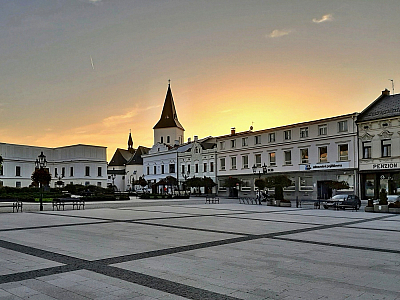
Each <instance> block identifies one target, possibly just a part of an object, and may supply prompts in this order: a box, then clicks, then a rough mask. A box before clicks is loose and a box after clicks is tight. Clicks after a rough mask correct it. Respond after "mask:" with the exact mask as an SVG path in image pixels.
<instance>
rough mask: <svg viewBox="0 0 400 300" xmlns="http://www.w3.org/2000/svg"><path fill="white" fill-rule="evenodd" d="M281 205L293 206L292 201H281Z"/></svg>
mask: <svg viewBox="0 0 400 300" xmlns="http://www.w3.org/2000/svg"><path fill="white" fill-rule="evenodd" d="M279 206H282V207H291V206H292V203H290V202H281V203H279Z"/></svg>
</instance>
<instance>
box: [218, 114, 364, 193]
mask: <svg viewBox="0 0 400 300" xmlns="http://www.w3.org/2000/svg"><path fill="white" fill-rule="evenodd" d="M356 117H357V114H356V113H354V114H348V115H342V116H337V117H333V118H327V119H320V120H316V121H310V122H303V123H298V124H293V125H287V126H281V127H276V128H270V129H264V130H259V131H252V130H250V131H245V132H238V133H236V132H235V129H234V128H232V129H231V134H229V135H225V136H220V137H218V138H217V145H218V150H217V157H218V160H217V161H218V176H217V177H218V192H219V193H220V194H222V195H226V196H242V195H248V194H249V193H254V191H255V187H254V181H255V179H257V178H260V177H266V176H272V175H281V174H284V175H286V176H287V177H289V178H290V179H291V181H292V186H290V187H287V188H285V197H286V198H287V199H296V197H298V198H301V199H307V198H310V199H316V198H329V197H331V196H332V189H331V188H330V186H331V185H330V183H331V182H332V181H345V182H347V183H348V185H349V190H348V192H352V193H354V191H355V190H357V189H358V186H357V180H356V178H357V151H355V150H356V148H357V127H356V125H355V119H356ZM228 177H235V178H237V179H239V180H240V181H241V182H242V184H241V185H240V186H237V187H231V188H226V187H224V181H225V180H226V179H227V178H228Z"/></svg>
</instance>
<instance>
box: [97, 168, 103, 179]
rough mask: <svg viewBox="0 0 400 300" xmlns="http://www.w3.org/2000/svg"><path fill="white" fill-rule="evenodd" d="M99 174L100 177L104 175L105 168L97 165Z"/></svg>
mask: <svg viewBox="0 0 400 300" xmlns="http://www.w3.org/2000/svg"><path fill="white" fill-rule="evenodd" d="M97 176H98V177H101V176H103V170H102V168H101V167H97Z"/></svg>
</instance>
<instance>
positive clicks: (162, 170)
mask: <svg viewBox="0 0 400 300" xmlns="http://www.w3.org/2000/svg"><path fill="white" fill-rule="evenodd" d="M161 174H164V165H161Z"/></svg>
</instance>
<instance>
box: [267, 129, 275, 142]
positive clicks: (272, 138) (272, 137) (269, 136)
mask: <svg viewBox="0 0 400 300" xmlns="http://www.w3.org/2000/svg"><path fill="white" fill-rule="evenodd" d="M273 142H275V132H272V133H269V134H268V143H273Z"/></svg>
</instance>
